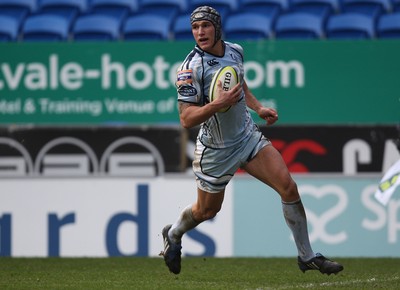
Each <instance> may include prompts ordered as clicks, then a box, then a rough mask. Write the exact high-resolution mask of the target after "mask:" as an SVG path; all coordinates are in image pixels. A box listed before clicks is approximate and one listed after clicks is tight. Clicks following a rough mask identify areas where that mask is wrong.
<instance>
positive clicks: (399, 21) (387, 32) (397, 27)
mask: <svg viewBox="0 0 400 290" xmlns="http://www.w3.org/2000/svg"><path fill="white" fill-rule="evenodd" d="M376 35H377V37H378V38H400V12H397V13H392V14H384V15H382V16H381V17H380V18H379V20H378V24H377V27H376Z"/></svg>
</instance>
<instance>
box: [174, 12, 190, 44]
mask: <svg viewBox="0 0 400 290" xmlns="http://www.w3.org/2000/svg"><path fill="white" fill-rule="evenodd" d="M172 33H173V36H174V39H176V40H193V34H192V26H191V25H190V13H186V14H182V15H179V16H178V17H177V18H176V20H175V22H174V24H173V27H172Z"/></svg>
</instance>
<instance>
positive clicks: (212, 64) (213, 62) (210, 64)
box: [207, 58, 219, 66]
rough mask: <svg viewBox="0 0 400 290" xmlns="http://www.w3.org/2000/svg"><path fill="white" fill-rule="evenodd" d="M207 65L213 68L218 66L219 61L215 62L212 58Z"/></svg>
mask: <svg viewBox="0 0 400 290" xmlns="http://www.w3.org/2000/svg"><path fill="white" fill-rule="evenodd" d="M207 64H208V65H209V66H214V65H217V64H219V61H218V60H216V59H215V58H213V59H211V60H209V61H207Z"/></svg>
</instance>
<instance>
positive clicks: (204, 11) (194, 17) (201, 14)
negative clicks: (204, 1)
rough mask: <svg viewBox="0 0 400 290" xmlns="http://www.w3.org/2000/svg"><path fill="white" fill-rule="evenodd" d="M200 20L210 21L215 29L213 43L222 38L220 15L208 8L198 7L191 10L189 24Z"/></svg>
mask: <svg viewBox="0 0 400 290" xmlns="http://www.w3.org/2000/svg"><path fill="white" fill-rule="evenodd" d="M200 20H208V21H210V22H211V23H212V24H213V25H214V28H215V42H217V41H218V40H220V39H221V37H222V27H221V26H222V25H221V15H220V14H219V12H218V11H217V10H215V9H214V8H212V7H210V6H200V7H197V8H196V9H195V10H193V12H192V14H191V15H190V23H191V24H192V23H193V22H195V21H200Z"/></svg>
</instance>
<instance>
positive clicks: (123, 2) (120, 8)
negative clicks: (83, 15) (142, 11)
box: [90, 0, 139, 19]
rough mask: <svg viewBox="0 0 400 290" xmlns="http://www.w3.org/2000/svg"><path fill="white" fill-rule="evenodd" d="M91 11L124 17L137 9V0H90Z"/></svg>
mask: <svg viewBox="0 0 400 290" xmlns="http://www.w3.org/2000/svg"><path fill="white" fill-rule="evenodd" d="M90 10H91V12H92V13H97V14H103V15H109V16H111V17H116V18H120V19H125V18H126V17H128V16H129V15H130V14H132V13H135V12H137V11H138V10H139V0H91V1H90Z"/></svg>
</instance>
